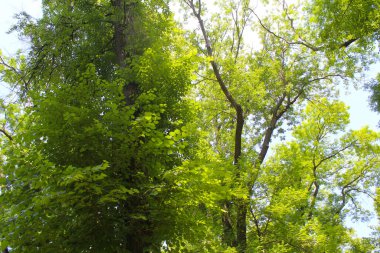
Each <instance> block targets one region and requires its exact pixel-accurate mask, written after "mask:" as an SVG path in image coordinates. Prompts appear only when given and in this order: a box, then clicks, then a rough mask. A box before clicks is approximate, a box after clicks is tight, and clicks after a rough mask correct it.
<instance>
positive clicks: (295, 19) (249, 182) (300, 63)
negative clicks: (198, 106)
mask: <svg viewBox="0 0 380 253" xmlns="http://www.w3.org/2000/svg"><path fill="white" fill-rule="evenodd" d="M182 2H183V3H184V8H185V9H187V10H188V13H189V14H190V15H192V16H193V17H194V19H195V20H196V21H197V24H198V28H199V30H198V32H196V33H195V34H194V35H193V37H194V38H195V42H194V43H195V46H196V47H197V48H198V49H199V51H200V53H202V54H203V55H204V65H203V68H202V69H201V70H200V71H199V77H200V78H199V79H200V82H202V84H201V86H200V87H201V88H200V93H201V95H200V97H199V99H200V101H201V103H203V106H204V108H205V109H204V111H205V113H204V117H205V119H206V122H207V125H206V126H205V127H206V128H208V129H211V131H210V135H209V142H210V144H211V147H212V148H213V149H214V151H215V155H217V156H220V157H221V159H224V160H225V164H226V165H225V166H226V167H230V166H229V165H228V164H230V163H233V164H234V165H235V166H234V168H231V169H232V171H233V174H234V179H235V181H236V182H235V184H231V185H230V187H231V191H233V192H234V191H235V192H238V194H235V195H232V196H230V197H227V198H226V199H225V200H224V202H222V203H221V208H222V214H221V220H222V223H223V227H224V230H223V231H224V235H223V242H224V244H225V245H226V246H229V247H236V248H237V249H238V251H239V252H247V251H249V252H254V249H255V247H256V246H257V245H256V242H255V241H251V242H247V238H248V237H247V233H251V232H252V230H250V229H253V230H255V228H250V226H249V224H250V222H247V221H251V220H252V219H253V220H255V217H256V215H257V214H255V213H251V214H250V216H248V213H247V212H248V209H249V206H250V202H253V203H255V201H256V200H255V198H254V196H256V194H259V192H260V191H261V190H260V188H261V187H260V185H261V184H265V182H260V180H259V179H260V177H261V176H262V168H263V165H264V164H265V160H266V157H267V155H268V151H269V145H270V143H271V142H272V141H273V139H274V138H275V135H276V134H280V135H281V133H282V132H283V131H284V130H285V129H286V127H290V128H291V126H292V125H293V124H295V123H296V121H295V119H296V117H297V114H298V113H299V109H300V108H301V106H302V105H303V103H304V101H305V100H310V99H313V97H315V95H316V94H319V96H322V95H326V96H333V94H334V87H332V86H331V85H330V84H331V83H336V82H340V81H341V80H345V81H348V80H352V79H351V78H353V77H354V74H355V73H358V72H360V71H361V68H362V67H363V66H367V64H369V63H370V62H371V60H369V61H367V60H366V58H365V56H368V55H370V56H372V53H371V52H368V53H367V52H366V50H367V49H368V47H367V46H370V45H371V44H370V42H373V37H371V38H370V39H367V40H365V41H366V43H355V42H356V41H358V40H359V39H355V40H353V38H354V37H352V36H351V37H350V36H348V37H347V36H342V34H341V33H340V31H342V30H343V29H346V28H345V27H343V26H344V25H343V24H344V23H343V22H342V23H339V22H340V20H337V19H334V21H333V22H335V23H334V24H335V26H337V29H338V31H337V32H336V33H332V34H331V35H327V31H328V28H327V24H328V23H326V22H322V21H320V20H319V19H318V15H319V14H321V12H317V11H314V8H324V7H325V6H324V5H323V6H322V4H321V2H318V1H311V2H303V3H301V2H298V3H293V4H290V3H287V2H286V1H266V3H267V2H270V3H268V5H265V4H264V5H260V4H259V6H258V7H257V6H255V5H254V4H253V3H250V1H244V0H240V1H233V0H231V1H227V2H223V3H222V2H217V3H216V4H215V5H211V4H210V3H206V1H202V0H184V1H182ZM269 4H272V5H271V7H270V11H268V14H267V15H265V14H264V13H265V9H266V8H267V7H268V6H269ZM273 6H276V7H273ZM333 6H335V5H333ZM366 6H367V5H366ZM336 8H337V7H336V6H335V7H331V8H330V7H326V8H325V9H323V11H324V12H326V13H325V14H324V15H323V17H326V18H327V19H328V22H330V18H331V17H332V16H333V15H334V13H335V10H336ZM212 9H217V11H215V13H213V11H211V10H212ZM365 19H366V20H368V18H367V17H365ZM309 21H311V22H312V24H314V25H313V26H310V25H309ZM339 24H340V26H339ZM324 25H325V26H324ZM250 27H254V29H253V30H250ZM324 33H326V34H325V35H324V36H322V35H323V34H324ZM321 34H322V35H321ZM361 35H362V37H363V40H364V37H365V35H367V34H361ZM358 36H359V35H358ZM323 38H325V39H323ZM355 38H356V37H355ZM358 38H359V37H358ZM333 44H335V46H334V45H333ZM207 65H209V66H207ZM210 122H211V123H212V124H213V127H211V128H210V124H209V123H210ZM276 130H277V131H276ZM252 198H253V199H252ZM251 199H252V201H251ZM255 245H256V246H255Z"/></svg>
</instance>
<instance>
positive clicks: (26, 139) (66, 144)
mask: <svg viewBox="0 0 380 253" xmlns="http://www.w3.org/2000/svg"><path fill="white" fill-rule="evenodd" d="M130 4H136V5H137V7H136V8H137V9H136V10H138V11H143V12H144V13H150V12H149V10H150V11H155V8H157V9H160V8H161V7H160V6H158V5H155V4H154V3H153V2H152V3H144V4H143V3H137V2H136V3H130ZM161 10H162V9H161ZM160 13H161V14H160ZM160 13H159V12H158V10H156V11H155V12H151V15H146V16H145V17H144V18H143V16H142V15H140V17H139V19H135V20H134V22H135V26H134V27H133V29H134V28H136V29H137V28H139V29H138V32H141V33H144V29H146V32H145V34H137V31H136V34H131V36H132V35H136V36H133V38H134V39H136V40H138V41H129V42H130V43H131V44H129V45H130V47H133V48H128V52H129V53H130V55H129V56H128V57H129V58H128V59H127V58H126V59H125V61H126V62H127V63H128V67H125V68H119V67H120V66H118V65H117V64H116V63H115V60H114V58H115V53H114V51H113V47H112V39H113V38H112V36H113V28H112V22H113V21H112V20H106V19H107V18H111V19H112V18H115V15H116V14H115V13H114V10H113V9H112V6H111V5H110V3H109V2H108V1H103V2H99V1H78V2H75V3H72V4H70V3H69V2H62V3H61V2H60V1H47V2H45V3H44V16H43V18H42V19H41V20H38V21H37V22H34V21H32V20H29V19H28V17H27V16H25V18H24V19H21V21H20V24H19V27H18V28H17V29H21V32H22V34H24V35H25V36H27V37H30V38H31V39H32V45H33V48H32V51H31V55H30V56H29V57H28V58H27V60H26V64H25V65H24V66H22V67H21V70H22V72H21V73H22V75H23V76H24V79H25V80H28V81H26V82H25V80H24V79H23V80H20V77H19V76H18V75H16V74H15V73H13V75H10V77H9V78H7V76H5V77H4V78H7V79H6V80H7V81H9V82H11V83H13V84H14V85H15V86H16V87H17V88H18V89H20V90H21V91H23V94H22V95H23V96H24V98H25V100H26V101H27V104H25V105H24V106H22V107H21V108H22V111H23V113H22V114H21V115H22V116H19V117H17V118H14V119H13V121H12V120H8V119H6V120H7V124H9V128H10V129H12V136H13V140H12V141H10V140H9V141H4V142H3V145H2V155H3V157H4V162H3V166H2V170H1V173H2V174H4V175H7V179H6V182H5V183H6V184H5V185H4V186H3V187H2V194H1V199H0V201H1V206H2V209H1V225H2V227H4V229H2V230H1V238H3V242H2V245H11V246H12V248H13V250H14V251H15V252H106V251H112V252H129V251H131V252H140V251H141V252H142V250H154V251H158V250H159V249H160V247H161V245H162V242H163V241H164V240H173V241H175V240H177V239H176V238H177V236H178V234H177V231H176V230H174V229H172V228H173V227H175V226H176V224H177V223H178V222H181V220H180V219H179V218H177V217H178V216H180V215H179V214H178V213H177V211H176V209H175V208H174V206H173V205H175V203H176V198H177V197H178V196H177V195H176V194H175V192H176V190H175V184H174V183H175V182H174V179H170V180H169V179H167V177H166V176H165V174H166V173H167V172H168V171H171V170H173V169H174V168H175V167H176V166H178V165H181V163H182V160H183V159H189V158H190V157H191V153H189V152H190V150H191V149H192V147H191V146H190V145H189V136H188V134H187V124H188V123H187V122H188V120H189V119H191V118H192V117H193V116H192V112H191V110H190V109H191V108H190V105H191V104H190V102H188V101H187V100H186V99H185V96H186V94H188V92H189V89H190V81H191V80H190V77H191V73H192V71H193V68H194V56H195V51H194V50H191V49H189V47H188V46H187V45H186V43H185V41H184V40H183V37H182V34H181V33H180V31H178V30H177V29H176V28H175V26H174V22H173V21H172V20H171V18H170V16H169V15H166V14H165V13H163V12H160ZM134 15H137V13H134ZM47 24H49V25H47ZM153 25H154V26H153ZM140 26H141V27H143V29H140ZM147 27H150V30H147ZM130 29H131V30H129V32H131V33H133V32H135V31H134V30H133V29H132V28H130ZM140 35H141V37H142V38H149V41H145V42H141V43H140V38H139V36H140ZM10 73H11V74H12V72H10ZM5 74H7V73H5ZM17 78H19V79H17ZM13 80H15V81H13ZM130 82H135V83H138V85H139V87H138V94H136V93H135V94H133V95H134V96H135V97H133V99H134V100H135V101H134V103H133V104H131V105H128V106H126V101H125V100H126V99H132V97H128V98H127V97H125V95H124V94H123V88H124V87H125V85H126V84H128V83H130ZM12 108H13V107H12V106H10V105H9V106H7V108H6V109H7V114H9V115H11V114H12V111H11V110H12ZM12 115H14V113H13V114H12ZM13 117H14V116H13ZM173 187H174V188H173ZM186 222H187V221H184V222H183V223H186ZM183 226H185V225H183Z"/></svg>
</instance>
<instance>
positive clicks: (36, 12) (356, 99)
mask: <svg viewBox="0 0 380 253" xmlns="http://www.w3.org/2000/svg"><path fill="white" fill-rule="evenodd" d="M1 2H2V3H1V8H0V36H1V39H0V50H1V51H2V53H3V54H4V55H6V56H11V55H13V54H14V53H15V52H16V50H18V49H20V48H25V47H26V46H27V44H25V43H22V42H21V41H19V40H18V38H17V36H16V34H15V33H12V34H6V32H7V31H8V30H9V28H10V27H11V26H12V24H14V23H15V19H14V18H13V17H14V14H15V13H18V12H20V11H26V12H27V13H29V14H30V15H32V16H34V17H39V16H40V15H41V7H40V6H41V4H40V2H41V1H40V0H2V1H1ZM377 72H380V64H377V65H375V66H373V67H372V69H371V71H369V72H368V73H367V74H366V77H365V79H364V81H365V80H369V78H371V77H374V76H375V75H376V73H377ZM347 92H348V94H346V93H347ZM1 93H2V94H1ZM5 93H6V89H4V87H1V86H0V97H3V96H4V94H5ZM341 95H342V96H341V99H342V100H343V101H344V102H345V103H346V104H348V105H349V106H350V115H351V124H350V126H349V127H350V128H351V129H358V128H361V127H363V126H365V125H369V126H370V127H371V128H372V129H377V130H379V128H378V127H377V124H378V122H379V121H380V115H379V114H377V113H374V112H372V111H371V110H370V108H369V106H368V96H369V94H368V93H367V92H366V91H363V90H360V89H358V90H355V89H354V88H350V89H349V90H348V91H347V90H345V89H341ZM363 202H364V203H366V202H368V203H367V205H371V201H370V200H368V199H365V198H364V199H363ZM374 222H376V220H375V219H374V220H372V222H371V223H374ZM348 224H349V225H350V226H354V227H355V228H356V229H357V232H358V234H360V235H367V234H368V231H369V230H368V229H367V226H368V224H366V223H360V222H359V223H351V222H349V223H348Z"/></svg>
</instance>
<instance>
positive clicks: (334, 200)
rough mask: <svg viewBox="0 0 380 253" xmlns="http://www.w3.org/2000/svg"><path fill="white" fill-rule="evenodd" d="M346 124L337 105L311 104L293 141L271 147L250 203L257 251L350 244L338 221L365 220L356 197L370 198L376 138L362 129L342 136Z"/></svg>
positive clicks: (323, 101)
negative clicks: (272, 153)
mask: <svg viewBox="0 0 380 253" xmlns="http://www.w3.org/2000/svg"><path fill="white" fill-rule="evenodd" d="M347 123H348V113H347V108H346V107H345V106H344V104H343V103H341V102H336V101H332V102H329V101H327V100H326V99H318V100H315V101H313V102H311V103H309V104H308V106H307V107H306V109H305V111H304V114H303V122H302V123H301V125H300V126H298V127H296V128H295V130H294V131H293V136H294V139H293V140H292V141H290V142H288V143H287V144H282V145H279V146H278V147H277V148H276V152H275V154H274V155H273V156H272V157H271V158H270V159H269V160H268V162H267V163H266V165H265V166H264V168H263V174H262V177H261V178H260V179H259V182H260V186H261V187H260V188H261V189H259V190H258V192H259V193H261V194H260V195H257V197H256V198H254V200H253V202H252V209H253V210H254V211H253V213H254V221H255V223H254V225H255V227H254V228H253V229H254V231H255V232H254V233H253V234H252V236H254V237H256V239H255V240H258V242H259V243H260V248H262V249H265V250H267V251H268V252H274V251H275V250H274V249H275V248H277V247H279V245H281V247H283V248H284V249H286V250H285V251H283V252H339V249H340V247H341V246H342V245H346V244H347V245H348V244H350V243H351V239H350V231H349V230H347V229H346V228H345V227H344V219H345V218H346V217H347V216H348V215H352V216H358V217H360V216H362V215H363V216H364V217H365V215H366V213H365V209H362V208H361V207H360V203H359V198H360V196H361V194H362V193H368V194H370V189H371V188H373V187H374V184H375V181H374V180H373V179H375V178H377V177H378V176H379V172H378V165H379V162H380V160H379V156H378V152H379V149H380V146H379V145H378V141H379V138H380V135H379V134H378V133H375V132H373V131H370V130H369V129H367V128H363V129H361V130H357V131H350V132H348V133H346V134H343V131H344V129H345V126H346V125H347ZM337 134H339V135H340V137H338V138H337V137H334V135H337ZM342 134H343V135H342ZM276 252H277V251H276Z"/></svg>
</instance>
